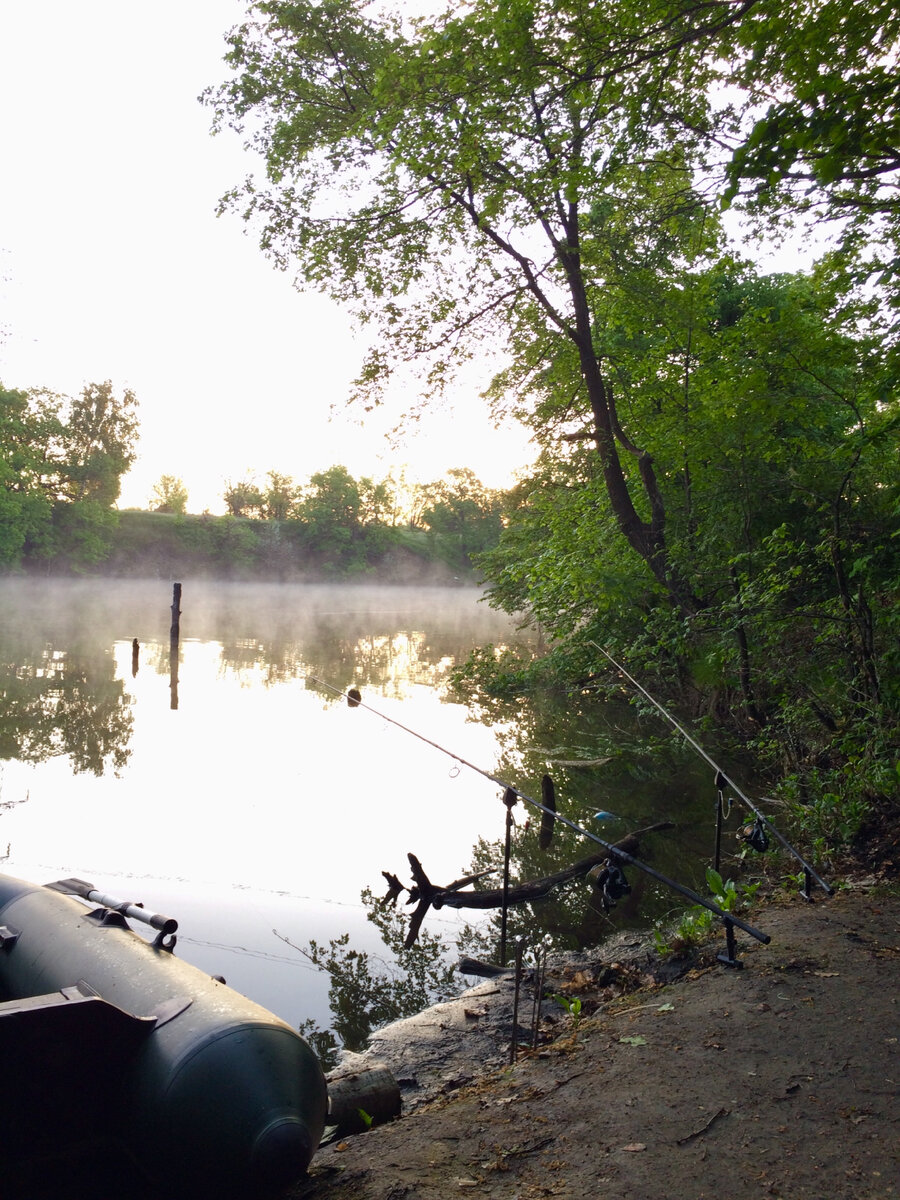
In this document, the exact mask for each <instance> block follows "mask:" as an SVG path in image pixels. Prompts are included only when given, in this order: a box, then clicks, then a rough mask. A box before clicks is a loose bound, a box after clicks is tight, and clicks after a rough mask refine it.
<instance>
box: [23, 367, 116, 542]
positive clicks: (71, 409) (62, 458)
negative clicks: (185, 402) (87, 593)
mask: <svg viewBox="0 0 900 1200" xmlns="http://www.w3.org/2000/svg"><path fill="white" fill-rule="evenodd" d="M137 435H138V422H137V399H136V397H135V396H134V393H133V392H131V391H129V390H128V389H125V391H124V392H123V393H122V394H121V396H117V395H116V393H115V390H114V388H113V385H112V383H111V382H110V381H109V380H107V381H106V382H104V383H91V384H87V385H86V386H85V387H84V388H83V390H82V392H81V393H80V395H78V396H75V397H69V396H61V395H57V394H55V393H52V392H49V391H47V390H46V389H40V388H38V389H32V390H28V391H23V390H17V389H7V388H4V387H2V386H0V517H2V521H0V562H2V563H7V564H15V563H17V562H18V561H19V560H20V558H21V557H22V555H23V554H26V553H27V554H30V555H32V556H35V557H50V556H54V555H56V556H60V557H65V556H68V557H70V558H71V559H72V560H73V561H76V562H79V561H80V562H93V561H97V560H98V559H101V558H102V557H103V555H104V553H105V549H106V547H107V544H108V542H107V536H106V533H107V531H108V529H109V525H110V522H111V521H113V520H114V519H115V518H114V515H113V513H112V505H113V504H114V502H115V501H116V499H117V498H118V495H119V486H120V482H121V478H122V476H123V475H124V474H125V472H126V471H127V470H128V468H129V467H130V466H131V464H132V463H133V462H134V458H135V447H136V444H137Z"/></svg>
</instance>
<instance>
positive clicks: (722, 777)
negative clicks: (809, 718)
mask: <svg viewBox="0 0 900 1200" xmlns="http://www.w3.org/2000/svg"><path fill="white" fill-rule="evenodd" d="M588 644H589V645H591V646H593V647H594V649H595V650H599V651H600V653H601V654H602V655H603V656H604V657H605V658H607V659H609V661H610V662H611V663H612V665H613V666H614V667H615V668H616V670H617V671H619V672H620V673H621V674H622V675H624V676H625V678H626V679H628V680H629V681H630V682H631V683H633V684H634V686H635V687H636V688H637V690H638V691H639V692H640V693H641V694H642V695H643V696H646V698H647V699H648V700H649V701H650V703H651V704H652V705H653V707H654V708H656V709H657V710H658V711H659V712H661V713H662V715H663V716H664V717H665V718H666V720H667V721H669V723H670V724H671V725H673V726H674V727H675V728H676V729H677V730H678V732H679V733H680V734H681V736H682V737H683V738H684V739H685V741H687V742H688V743H689V744H690V745H691V746H693V748H694V749H695V750H696V751H697V753H698V754H699V755H700V756H701V758H703V759H705V760H706V762H708V763H709V765H710V766H711V767H712V769H713V770H714V771H715V773H716V790H717V792H718V796H719V800H718V804H717V809H716V815H717V822H716V869H718V851H719V840H720V836H721V816H722V791H723V789H724V787H725V786H728V787H730V788H731V789H732V791H733V792H734V794H735V795H736V796H738V797H739V798H740V799H741V800H742V801H743V802H744V804H746V805H747V807H748V808H749V809H750V811H751V812H752V813H754V814H755V816H756V819H757V822H760V821H761V822H762V823H763V825H765V826H766V828H767V829H768V830H769V832H770V833H771V834H772V837H774V838H775V840H776V841H777V842H779V843H780V844H781V845H782V846H783V847H784V849H785V850H787V851H788V853H789V854H792V855H793V856H794V858H795V859H796V860H797V862H799V863H800V865H801V867H802V868H803V873H804V876H805V879H806V890H805V891H804V892H802V893H801V895H803V896H804V897H805V898H806V899H807V900H810V899H811V898H812V897H811V896H810V892H811V891H812V884H813V881H815V882H816V883H817V884H818V885H819V887H820V888H821V889H822V890H823V891H824V892H825V894H826V896H833V895H834V888H833V887H832V886H831V885H830V884H828V883H826V882H825V880H824V879H822V877H821V876H820V875H818V874H817V873H816V871H815V870H814V869H813V868H812V867H811V866H810V865H809V863H808V862H807V861H806V860H805V859H804V858H803V856H802V855H801V854H800V852H799V851H798V850H796V849H795V848H794V847H793V846H792V845H791V844H790V842H789V841H788V840H787V839H786V838H785V837H784V836H783V835H782V834H781V833H780V832H779V831H778V830H777V829H776V828H775V826H774V825H773V824H772V822H771V821H770V820H769V818H768V817H767V816H766V815H765V813H764V812H762V811H761V810H760V809H759V808H758V807H757V805H756V804H754V803H753V801H752V800H751V799H750V797H749V796H747V795H745V793H744V792H742V791H741V789H740V788H739V787H738V785H737V784H736V783H735V782H734V780H733V779H731V778H729V776H728V775H727V774H726V773H725V772H724V771H723V770H722V768H721V767H720V766H719V764H718V763H717V762H715V761H714V760H713V759H712V758H710V756H709V755H708V754H707V753H706V751H705V750H704V749H703V747H702V746H701V745H700V744H699V742H697V741H695V740H694V738H692V737H691V735H690V734H689V733H688V731H687V730H686V729H685V728H684V726H683V725H681V724H679V722H678V721H676V719H675V718H674V717H673V716H672V714H671V713H670V712H669V711H668V710H667V709H665V708H663V706H662V705H661V704H660V702H659V701H658V700H657V699H655V697H653V696H651V695H650V693H649V692H648V691H647V689H646V688H645V687H644V686H643V685H642V684H640V683H638V681H637V680H636V679H635V678H634V676H633V675H629V673H628V672H627V671H626V670H625V668H624V667H623V666H622V664H621V663H618V662H616V660H615V659H614V658H613V656H612V655H611V654H610V653H609V652H608V651H607V650H604V649H603V647H602V646H598V645H597V643H596V642H594V641H590V642H589V643H588ZM751 837H752V835H751ZM751 844H752V843H751ZM764 848H765V847H763V849H764Z"/></svg>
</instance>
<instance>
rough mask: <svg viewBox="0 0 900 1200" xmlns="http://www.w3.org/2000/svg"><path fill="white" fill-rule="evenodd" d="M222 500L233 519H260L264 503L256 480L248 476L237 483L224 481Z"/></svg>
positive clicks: (228, 480)
mask: <svg viewBox="0 0 900 1200" xmlns="http://www.w3.org/2000/svg"><path fill="white" fill-rule="evenodd" d="M222 499H223V500H224V501H225V505H226V507H227V508H228V511H229V513H230V514H231V516H233V517H261V516H262V514H263V509H264V507H265V503H266V502H265V497H264V496H263V494H262V492H261V491H260V489H259V485H258V484H257V482H256V480H255V479H253V478H251V477H250V476H249V475H248V476H247V477H246V478H245V479H242V480H239V481H238V482H237V483H233V482H232V481H231V480H230V479H226V480H225V491H224V492H223V493H222Z"/></svg>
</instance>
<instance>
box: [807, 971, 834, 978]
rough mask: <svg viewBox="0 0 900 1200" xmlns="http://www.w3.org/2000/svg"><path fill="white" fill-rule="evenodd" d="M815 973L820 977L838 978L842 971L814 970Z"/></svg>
mask: <svg viewBox="0 0 900 1200" xmlns="http://www.w3.org/2000/svg"><path fill="white" fill-rule="evenodd" d="M813 975H818V977H819V978H820V979H837V977H838V976H839V975H840V971H813Z"/></svg>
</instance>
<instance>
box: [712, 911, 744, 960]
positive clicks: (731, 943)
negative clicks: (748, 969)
mask: <svg viewBox="0 0 900 1200" xmlns="http://www.w3.org/2000/svg"><path fill="white" fill-rule="evenodd" d="M723 924H724V926H725V945H726V950H725V953H724V954H717V955H716V957H717V958H718V960H719V962H720V963H724V964H725V966H726V967H732V968H733V969H734V970H735V971H740V970H741V969H742V968H743V966H744V964H743V963H742V962H741V960H740V959H739V958H738V957H737V943H736V942H735V940H734V922H733V921H729V919H728V918H727V917H726V918H725V920H724V922H723Z"/></svg>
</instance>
